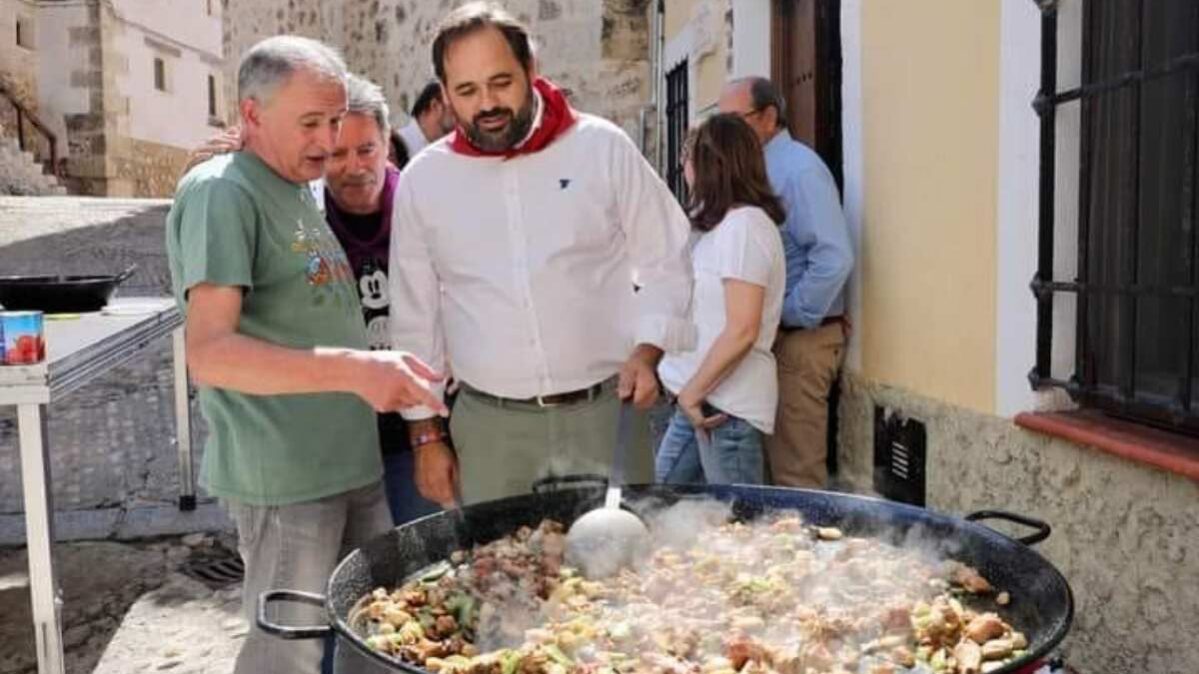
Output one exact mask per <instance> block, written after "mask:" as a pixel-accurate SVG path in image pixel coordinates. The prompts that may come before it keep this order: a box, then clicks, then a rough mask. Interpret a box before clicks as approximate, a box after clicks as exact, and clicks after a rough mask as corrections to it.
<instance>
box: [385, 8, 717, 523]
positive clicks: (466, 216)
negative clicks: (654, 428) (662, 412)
mask: <svg viewBox="0 0 1199 674" xmlns="http://www.w3.org/2000/svg"><path fill="white" fill-rule="evenodd" d="M433 63H434V68H435V69H436V71H437V76H438V78H439V79H440V81H441V83H442V85H443V89H444V91H445V96H446V101H447V103H448V104H449V105H450V108H451V109H452V110H453V112H454V113H455V115H456V117H457V119H458V124H459V126H458V128H457V129H456V130H455V131H454V133H452V134H451V135H450V136H449V137H447V138H446V139H443V140H441V141H439V142H437V143H435V144H433V145H431V146H430V147H428V148H426V149H425V150H424V151H423V152H421V154H420V156H418V157H416V158H414V159H413V161H412V162H411V163H410V164H409V166H408V168H407V169H406V171H405V173H404V176H403V179H402V180H401V181H400V186H399V188H398V189H397V192H396V206H395V220H394V223H393V230H392V231H393V235H392V252H391V256H392V258H391V269H392V270H393V271H392V277H391V283H392V301H393V305H394V306H396V307H402V308H403V310H402V311H400V310H397V311H396V312H394V313H393V316H392V319H391V326H392V337H393V339H394V340H396V343H400V344H404V345H406V348H410V349H412V351H413V352H414V353H415V354H416V355H417V356H418V357H420V358H423V359H425V360H426V361H427V362H429V363H430V364H431V365H432V366H433V367H443V366H445V364H446V363H447V361H448V362H449V363H452V365H453V374H454V376H455V377H456V378H457V379H458V380H459V381H460V382H461V383H462V388H463V393H462V395H461V396H460V397H459V399H458V402H457V404H456V406H455V408H454V415H453V418H452V419H453V420H452V431H453V432H452V435H453V439H454V445H455V449H456V450H457V452H458V456H457V460H455V456H454V453H453V452H452V451H451V450H450V449H449V447H448V446H447V445H446V443H445V442H444V439H445V432H444V429H442V428H440V427H439V425H438V424H439V423H440V422H439V420H438V419H436V418H428V417H432V415H429V414H424V415H422V414H418V413H414V412H412V411H410V412H409V413H408V414H406V415H405V416H406V417H407V418H408V419H409V420H410V422H411V423H410V426H409V428H410V437H411V440H412V445H413V448H414V451H415V452H416V466H417V467H416V472H417V486H418V487H419V488H420V490H421V493H422V494H423V495H424V496H425V497H426V498H430V499H432V500H435V501H438V502H440V503H443V504H445V503H451V502H453V501H455V500H456V495H455V491H454V490H455V487H456V486H457V484H458V482H459V481H460V483H461V499H462V500H463V501H465V502H477V501H481V500H489V499H493V498H500V497H504V496H508V495H512V494H517V493H523V492H527V491H529V489H530V486H531V484H532V483H533V482H534V481H535V480H537V479H539V478H543V477H547V476H560V475H565V474H571V473H595V474H601V475H607V473H608V470H609V467H610V463H611V458H612V453H613V449H614V447H615V443H616V427H617V423H616V422H617V412H618V410H619V407H620V400H621V399H624V400H629V401H631V402H632V403H633V404H634V405H636V406H637V407H638V408H640V409H645V408H648V407H649V406H650V405H652V404H653V402H654V400H655V399H656V397H657V395H658V384H657V379H656V377H655V376H654V368H655V366H656V364H657V362H658V360H659V359H660V358H661V356H662V353H663V351H664V350H665V351H677V350H686V349H689V348H691V347H692V346H693V344H694V339H695V330H694V326H693V325H691V323H690V320H689V316H688V304H689V302H690V294H691V282H692V281H691V273H690V262H689V258H688V254H687V239H688V235H689V232H690V224H689V223H688V221H687V218H686V216H685V215H684V213H683V211H682V209H681V208H680V207H679V205H678V203H677V202H676V201H675V200H674V198H673V196H672V195H671V194H670V191H669V190H668V189H667V188H666V185H665V184H664V183H663V182H662V181H661V179H660V178H659V177H658V176H657V174H656V173H655V172H654V170H653V169H652V167H650V165H649V164H648V163H647V162H646V161H645V159H644V158H643V157H642V156H641V154H640V152H639V151H638V150H637V148H636V146H635V145H634V144H633V143H632V141H631V140H630V139H629V138H628V136H627V135H625V134H624V133H623V132H622V131H621V130H620V129H619V128H617V127H616V126H615V125H613V124H611V123H609V122H607V121H605V120H602V119H600V118H597V117H593V116H591V115H587V114H582V113H578V112H576V111H574V110H572V109H571V108H570V106H569V104H568V103H567V102H566V99H565V97H564V96H563V94H562V92H561V91H560V90H558V89H557V88H556V87H554V86H553V85H552V84H551V83H549V82H548V81H547V80H545V79H543V78H539V77H538V76H537V68H536V64H535V63H534V60H533V54H532V48H531V46H530V43H529V37H528V33H527V31H526V30H525V28H524V27H523V26H522V25H521V24H520V23H518V22H517V21H516V20H515V19H513V18H512V17H511V16H510V15H508V14H507V13H506V12H504V11H503V10H502V9H499V8H498V7H495V6H493V5H489V4H485V3H472V4H469V5H465V6H463V7H461V8H459V9H457V10H455V11H454V12H453V13H451V14H450V15H449V16H448V17H447V19H446V21H445V22H444V23H443V24H442V26H441V28H440V30H439V32H438V35H437V38H436V39H435V41H434V43H433ZM418 195H419V196H418ZM634 284H636V286H637V288H638V289H637V290H636V291H635V290H634ZM639 416H641V418H640V419H639V421H640V423H639V424H638V426H639V428H638V433H637V435H638V436H639V438H638V440H639V441H638V442H636V443H635V445H634V446H635V448H634V450H633V452H632V454H633V456H630V457H629V463H628V464H626V465H629V466H630V470H629V475H628V478H629V480H630V481H647V480H648V479H649V478H650V476H651V474H652V472H651V470H652V458H653V457H652V455H651V454H652V452H651V449H650V447H649V438H648V427H647V424H646V423H645V419H644V416H643V415H639ZM421 417H426V418H423V419H422V418H421Z"/></svg>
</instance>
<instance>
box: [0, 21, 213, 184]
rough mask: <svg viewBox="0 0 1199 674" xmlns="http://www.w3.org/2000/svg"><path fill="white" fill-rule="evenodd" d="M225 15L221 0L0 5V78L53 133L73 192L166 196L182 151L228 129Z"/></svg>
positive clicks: (1, 119)
mask: <svg viewBox="0 0 1199 674" xmlns="http://www.w3.org/2000/svg"><path fill="white" fill-rule="evenodd" d="M220 14H221V3H220V1H219V0H179V1H178V2H170V3H167V2H161V1H159V0H11V1H6V2H4V3H3V4H2V5H0V59H3V61H2V63H0V84H3V85H4V86H5V88H6V89H8V90H9V91H12V92H14V94H15V95H16V96H18V97H20V98H21V100H22V103H23V104H24V105H25V106H26V107H27V108H29V109H30V110H32V111H34V112H35V114H36V115H37V118H38V119H39V120H40V121H41V122H42V124H44V125H45V126H46V127H48V128H49V129H50V130H51V132H53V133H54V134H55V136H56V140H57V142H56V147H57V150H58V156H59V157H60V158H62V165H61V166H60V168H59V170H60V174H61V175H63V179H64V181H65V183H66V185H67V186H68V188H69V189H70V190H71V192H73V193H78V194H87V195H96V196H138V197H151V196H169V195H170V194H171V192H172V191H173V189H174V183H175V180H176V179H177V178H178V175H179V172H180V170H181V169H182V166H183V163H184V161H185V159H186V154H187V149H188V148H191V147H194V146H195V145H196V144H198V143H200V142H201V141H202V140H203V139H205V138H207V137H208V136H210V135H212V134H213V133H214V132H215V131H217V130H218V128H219V127H220V126H221V125H223V121H222V117H223V114H222V112H223V104H224V101H223V98H222V89H223V84H222V82H221V79H222V77H223V74H222V66H223V63H222V56H221V16H220ZM6 107H8V106H5V105H0V108H6ZM3 115H4V113H3V112H0V125H4V127H5V129H6V131H5V135H8V136H12V134H13V127H12V125H11V124H6V123H5V122H6V120H5V118H4V116H3ZM35 152H36V153H37V154H38V155H39V158H40V157H44V156H46V154H47V153H45V152H44V148H39V149H37V150H35Z"/></svg>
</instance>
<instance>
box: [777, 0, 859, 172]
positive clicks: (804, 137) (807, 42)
mask: <svg viewBox="0 0 1199 674" xmlns="http://www.w3.org/2000/svg"><path fill="white" fill-rule="evenodd" d="M771 26H772V33H773V34H772V35H771V42H770V44H771V55H770V69H771V73H770V75H771V78H772V79H774V81H775V82H776V83H777V84H778V85H779V86H780V87H781V88H782V90H783V96H784V98H785V100H786V103H787V126H788V128H789V129H790V130H791V135H792V136H794V137H795V138H796V140H800V141H803V142H804V143H806V144H807V145H808V146H809V147H811V148H812V149H814V150H816V152H817V153H818V154H819V155H820V157H821V158H822V159H824V163H826V164H828V167H829V170H830V171H832V172H833V177H834V178H836V180H837V186H838V187H841V186H842V185H843V184H844V183H843V179H842V174H841V0H773V17H772V21H771Z"/></svg>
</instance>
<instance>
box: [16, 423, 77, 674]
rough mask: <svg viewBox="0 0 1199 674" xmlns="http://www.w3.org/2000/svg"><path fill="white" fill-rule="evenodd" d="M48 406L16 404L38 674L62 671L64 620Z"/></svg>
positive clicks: (58, 673)
mask: <svg viewBox="0 0 1199 674" xmlns="http://www.w3.org/2000/svg"><path fill="white" fill-rule="evenodd" d="M44 412H45V410H44V408H43V407H42V406H41V405H37V404H24V405H17V430H18V443H19V444H20V446H21V487H22V489H23V490H24V493H25V540H26V542H27V543H28V546H29V547H28V553H29V594H30V596H31V598H32V600H33V627H34V631H35V634H36V637H37V671H38V673H39V674H64V672H65V671H66V670H65V667H64V661H63V650H62V622H61V606H62V600H61V599H60V598H59V592H58V582H57V580H56V579H55V577H54V556H53V554H52V550H51V545H52V544H53V543H54V509H53V507H52V505H53V504H52V499H51V492H50V463H49V452H48V451H47V447H46V443H45V437H46V433H45V431H46V426H45V424H46V418H45V414H44Z"/></svg>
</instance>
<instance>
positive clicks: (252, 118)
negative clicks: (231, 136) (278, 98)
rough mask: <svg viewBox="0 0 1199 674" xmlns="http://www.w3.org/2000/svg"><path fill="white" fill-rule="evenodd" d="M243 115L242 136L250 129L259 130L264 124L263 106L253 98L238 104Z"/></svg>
mask: <svg viewBox="0 0 1199 674" xmlns="http://www.w3.org/2000/svg"><path fill="white" fill-rule="evenodd" d="M237 109H238V112H239V113H241V127H242V135H243V137H244V135H245V132H246V131H248V130H249V129H254V128H258V127H259V126H261V124H262V106H261V105H260V104H259V103H258V101H256V100H254V99H253V98H246V99H243V100H242V101H240V102H239V103H238V104H237Z"/></svg>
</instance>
